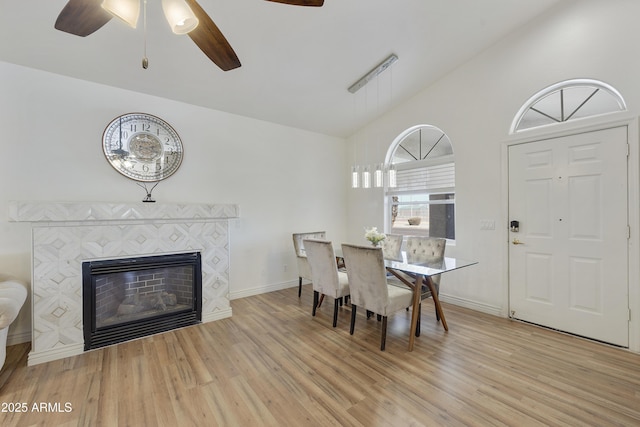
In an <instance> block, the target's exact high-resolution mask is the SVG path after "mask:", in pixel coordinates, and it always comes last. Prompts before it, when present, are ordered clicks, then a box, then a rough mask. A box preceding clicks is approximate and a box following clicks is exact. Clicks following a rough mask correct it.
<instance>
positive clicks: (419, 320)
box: [416, 303, 422, 337]
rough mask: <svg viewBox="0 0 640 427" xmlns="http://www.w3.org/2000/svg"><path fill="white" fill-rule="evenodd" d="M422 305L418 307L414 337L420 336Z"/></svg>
mask: <svg viewBox="0 0 640 427" xmlns="http://www.w3.org/2000/svg"><path fill="white" fill-rule="evenodd" d="M421 316H422V303H420V304H419V305H418V324H417V325H416V336H417V337H419V336H420V323H422V318H421Z"/></svg>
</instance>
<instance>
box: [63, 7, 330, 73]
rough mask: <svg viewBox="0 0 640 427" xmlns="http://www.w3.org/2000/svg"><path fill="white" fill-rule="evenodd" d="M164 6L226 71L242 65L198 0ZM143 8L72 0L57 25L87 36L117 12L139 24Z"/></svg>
mask: <svg viewBox="0 0 640 427" xmlns="http://www.w3.org/2000/svg"><path fill="white" fill-rule="evenodd" d="M267 1H271V2H275V3H284V4H289V5H294V6H315V7H320V6H322V5H323V4H324V0H267ZM162 8H163V11H164V13H165V16H166V18H167V20H168V21H169V25H171V29H172V30H173V32H174V33H176V34H185V33H186V34H188V35H189V37H191V40H193V42H194V43H195V44H196V45H197V46H198V47H199V48H200V50H202V52H204V54H205V55H207V57H209V59H211V61H213V62H214V63H215V64H216V65H217V66H218V67H220V68H221V69H222V70H223V71H229V70H233V69H234V68H238V67H240V60H239V59H238V56H237V55H236V53H235V52H234V51H233V49H232V48H231V45H230V44H229V42H228V41H227V39H226V38H225V37H224V35H223V34H222V32H221V31H220V29H219V28H218V26H217V25H216V24H215V23H214V22H213V20H211V18H210V17H209V15H207V12H205V11H204V9H202V7H201V6H200V5H199V4H198V2H197V1H196V0H162ZM139 12H140V1H139V0H69V2H68V3H67V4H66V5H65V7H64V8H63V9H62V11H61V12H60V15H58V19H57V20H56V23H55V28H56V29H57V30H60V31H64V32H65V33H69V34H74V35H76V36H80V37H86V36H88V35H89V34H92V33H94V32H95V31H97V30H98V29H100V28H102V26H103V25H104V24H106V23H107V22H109V20H111V18H112V17H114V16H117V17H118V18H121V19H123V20H124V21H125V22H127V23H128V24H129V25H131V26H132V27H135V26H136V23H137V21H138V15H139ZM143 66H144V65H143Z"/></svg>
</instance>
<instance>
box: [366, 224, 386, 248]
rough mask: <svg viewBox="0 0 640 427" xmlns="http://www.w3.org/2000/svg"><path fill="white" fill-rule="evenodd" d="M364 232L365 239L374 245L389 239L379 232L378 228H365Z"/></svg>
mask: <svg viewBox="0 0 640 427" xmlns="http://www.w3.org/2000/svg"><path fill="white" fill-rule="evenodd" d="M364 231H365V233H364V237H365V239H367V240H368V241H370V242H371V243H372V244H373V245H377V244H378V243H380V242H381V241H383V240H384V239H386V237H387V236H386V235H385V234H384V233H379V232H378V227H371V228H365V229H364Z"/></svg>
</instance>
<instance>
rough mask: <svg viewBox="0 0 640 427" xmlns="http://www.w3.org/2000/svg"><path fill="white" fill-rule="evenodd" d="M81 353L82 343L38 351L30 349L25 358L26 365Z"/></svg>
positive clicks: (82, 350) (82, 349) (82, 351)
mask: <svg viewBox="0 0 640 427" xmlns="http://www.w3.org/2000/svg"><path fill="white" fill-rule="evenodd" d="M82 353H84V344H70V345H66V346H64V347H62V348H52V349H50V350H46V351H40V352H35V351H31V352H30V353H29V358H28V360H27V366H33V365H38V364H40V363H45V362H53V361H54V360H58V359H64V358H65V357H71V356H77V355H79V354H82Z"/></svg>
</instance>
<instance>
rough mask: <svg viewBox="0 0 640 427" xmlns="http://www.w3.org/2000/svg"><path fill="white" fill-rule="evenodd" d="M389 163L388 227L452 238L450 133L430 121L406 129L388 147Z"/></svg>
mask: <svg viewBox="0 0 640 427" xmlns="http://www.w3.org/2000/svg"><path fill="white" fill-rule="evenodd" d="M390 163H391V164H393V165H394V167H395V169H396V187H393V188H387V191H386V197H387V203H386V206H388V209H389V212H388V215H387V218H388V221H389V227H388V230H390V232H391V233H396V234H404V235H425V236H432V237H445V238H447V239H454V238H455V163H454V158H453V148H452V146H451V142H450V141H449V137H448V136H447V135H446V134H445V133H444V132H443V131H441V130H440V129H438V128H437V127H434V126H429V125H418V126H414V127H412V128H410V129H407V130H406V131H404V132H403V133H402V134H400V135H399V136H398V137H397V138H396V140H395V141H394V142H393V144H392V145H391V147H390V148H389V152H388V154H387V164H390Z"/></svg>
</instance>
